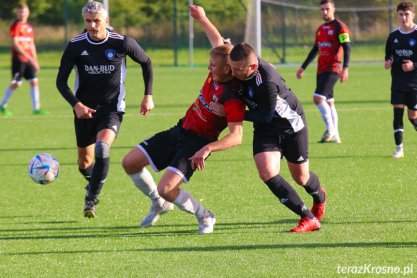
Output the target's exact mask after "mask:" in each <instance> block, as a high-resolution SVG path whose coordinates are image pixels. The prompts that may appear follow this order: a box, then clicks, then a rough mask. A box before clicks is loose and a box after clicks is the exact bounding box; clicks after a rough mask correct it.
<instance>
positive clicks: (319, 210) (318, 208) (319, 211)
mask: <svg viewBox="0 0 417 278" xmlns="http://www.w3.org/2000/svg"><path fill="white" fill-rule="evenodd" d="M321 191H322V192H323V193H324V202H323V203H321V204H317V203H313V207H312V208H311V213H312V214H313V215H314V216H315V217H316V218H317V220H319V221H321V220H322V219H323V216H324V212H325V211H326V200H327V194H326V191H325V190H324V188H323V187H322V188H321Z"/></svg>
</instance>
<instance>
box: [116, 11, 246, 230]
mask: <svg viewBox="0 0 417 278" xmlns="http://www.w3.org/2000/svg"><path fill="white" fill-rule="evenodd" d="M190 13H191V15H192V16H193V18H194V19H196V20H197V21H198V22H199V23H200V24H201V26H202V27H203V28H204V29H205V30H207V29H209V28H211V27H210V26H212V24H211V22H210V21H209V20H208V19H207V17H206V16H205V12H204V10H203V9H202V8H201V7H199V6H194V5H190ZM207 35H208V38H209V40H210V42H211V45H212V46H213V49H212V50H211V52H210V64H209V66H208V69H209V74H208V77H207V79H206V81H205V83H204V85H203V87H202V89H201V90H200V93H199V95H198V96H197V98H196V100H195V101H194V103H192V104H191V106H190V107H189V108H188V110H187V112H186V113H185V116H184V117H183V118H182V119H181V120H180V121H179V122H178V123H177V124H176V125H175V126H174V127H172V128H171V129H169V130H165V131H162V132H159V133H157V134H155V135H154V136H152V137H150V138H148V139H146V140H144V141H142V142H141V143H140V144H138V145H137V146H136V147H135V148H133V149H132V150H131V151H130V152H129V153H128V154H127V155H126V156H125V158H124V159H123V162H122V164H123V168H124V169H125V171H126V173H127V174H128V175H129V176H130V177H131V179H132V181H133V183H134V184H135V186H136V187H138V188H139V189H140V190H141V191H142V192H143V193H144V194H145V195H146V196H147V197H149V198H150V199H151V201H152V205H151V209H150V212H149V214H148V215H147V216H146V217H145V218H144V220H143V221H142V223H141V227H149V226H152V225H154V224H155V223H156V221H158V219H159V217H160V215H162V214H164V213H166V212H168V211H170V210H172V209H173V205H172V203H173V204H175V205H176V206H178V208H179V209H180V210H182V211H185V212H187V213H190V214H193V215H195V217H196V218H197V220H198V223H199V228H198V233H199V234H207V233H212V232H213V229H214V224H215V223H216V218H215V216H214V214H213V213H212V212H210V211H209V210H207V209H206V208H205V207H204V206H203V205H202V204H201V203H200V202H199V201H197V200H196V199H195V198H193V197H192V196H191V194H190V193H189V192H187V191H185V190H183V189H180V185H181V184H182V183H188V182H189V181H190V178H191V176H192V174H193V172H194V171H195V170H196V169H198V170H203V169H204V168H205V159H206V158H207V157H208V156H209V155H210V154H211V153H212V152H216V151H222V150H226V149H229V148H231V147H234V146H237V145H239V144H240V143H241V141H242V131H243V127H242V121H243V117H244V113H245V104H244V103H243V101H241V100H240V99H239V98H238V96H237V95H236V94H234V93H233V91H234V90H233V89H234V88H233V87H234V86H237V85H238V82H237V81H236V80H235V79H234V78H233V76H232V75H231V70H230V67H229V66H228V65H227V57H228V55H229V53H230V50H231V49H232V47H233V46H232V45H230V44H224V42H223V38H222V37H221V36H220V34H218V33H217V34H215V33H212V34H207ZM222 105H223V106H224V113H225V115H222V113H221V111H219V110H218V108H219V107H220V108H221V107H222ZM220 110H221V109H220ZM226 127H228V129H229V130H228V131H229V132H228V133H227V134H226V135H224V136H223V137H222V138H221V139H218V136H219V135H220V133H221V132H222V130H224V129H225V128H226ZM148 165H151V167H152V169H153V170H154V171H161V170H163V169H165V168H166V169H167V170H166V171H165V173H164V174H163V176H162V177H161V179H160V180H159V183H158V186H156V185H155V183H154V181H153V178H152V176H151V174H150V173H149V172H148V170H147V169H146V168H145V167H146V166H148ZM161 197H162V198H161Z"/></svg>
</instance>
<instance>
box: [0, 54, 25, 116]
mask: <svg viewBox="0 0 417 278" xmlns="http://www.w3.org/2000/svg"><path fill="white" fill-rule="evenodd" d="M23 70H24V67H23V63H22V62H20V61H19V60H18V59H13V61H12V82H11V83H10V85H9V86H8V87H7V88H6V90H5V91H4V94H3V98H2V101H1V103H0V113H1V114H2V115H4V116H11V115H13V113H12V112H11V111H10V110H8V109H7V103H8V102H9V99H10V98H11V96H12V94H13V92H14V91H15V90H16V89H17V88H18V87H19V86H21V85H22V76H23Z"/></svg>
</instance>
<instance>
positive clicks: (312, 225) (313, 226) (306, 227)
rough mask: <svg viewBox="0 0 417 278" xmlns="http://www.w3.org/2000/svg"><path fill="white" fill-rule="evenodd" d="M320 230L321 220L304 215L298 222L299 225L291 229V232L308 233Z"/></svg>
mask: <svg viewBox="0 0 417 278" xmlns="http://www.w3.org/2000/svg"><path fill="white" fill-rule="evenodd" d="M316 230H320V222H319V221H318V220H317V219H310V218H308V217H303V218H301V219H300V221H299V222H298V226H297V227H295V228H292V229H291V230H290V232H291V233H308V232H312V231H316Z"/></svg>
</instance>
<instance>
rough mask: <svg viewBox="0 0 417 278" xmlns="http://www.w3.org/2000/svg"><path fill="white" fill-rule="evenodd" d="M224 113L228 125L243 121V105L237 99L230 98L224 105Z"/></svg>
mask: <svg viewBox="0 0 417 278" xmlns="http://www.w3.org/2000/svg"><path fill="white" fill-rule="evenodd" d="M224 112H225V113H226V119H227V122H228V123H235V122H243V120H244V119H245V103H244V102H243V101H242V100H240V99H239V98H232V99H229V100H227V101H226V102H225V103H224Z"/></svg>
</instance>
